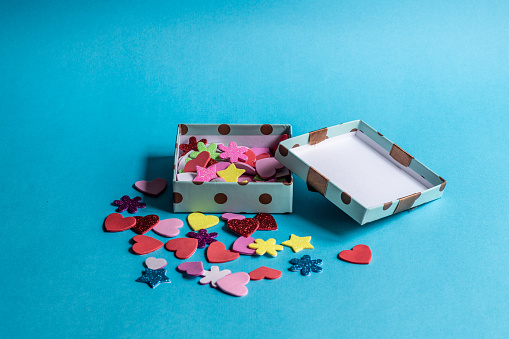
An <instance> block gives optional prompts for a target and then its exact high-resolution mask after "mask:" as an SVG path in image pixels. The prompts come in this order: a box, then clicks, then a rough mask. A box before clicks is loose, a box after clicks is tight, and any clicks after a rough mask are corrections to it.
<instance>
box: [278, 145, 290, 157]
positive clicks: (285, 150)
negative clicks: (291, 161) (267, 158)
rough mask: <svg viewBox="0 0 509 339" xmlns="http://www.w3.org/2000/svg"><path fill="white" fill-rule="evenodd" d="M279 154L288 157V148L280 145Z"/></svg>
mask: <svg viewBox="0 0 509 339" xmlns="http://www.w3.org/2000/svg"><path fill="white" fill-rule="evenodd" d="M279 153H281V155H282V156H284V157H286V156H287V155H288V148H286V147H285V146H283V145H279Z"/></svg>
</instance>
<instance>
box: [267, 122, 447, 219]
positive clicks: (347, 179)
mask: <svg viewBox="0 0 509 339" xmlns="http://www.w3.org/2000/svg"><path fill="white" fill-rule="evenodd" d="M275 157H276V159H277V160H278V161H279V162H281V163H282V164H284V165H285V166H286V167H288V168H289V169H290V170H292V172H294V173H295V174H296V175H297V176H298V177H300V178H301V179H303V180H305V181H306V183H307V185H308V188H309V189H310V190H314V191H317V192H319V193H320V194H322V195H323V196H324V197H325V198H327V199H328V200H330V201H331V202H333V203H334V204H335V205H336V206H338V207H339V208H340V209H341V210H343V211H344V212H346V213H347V214H348V215H349V216H350V217H352V218H353V219H354V220H356V221H357V222H358V223H360V224H365V223H368V222H371V221H374V220H378V219H380V218H384V217H387V216H390V215H393V214H396V213H399V212H402V211H405V210H408V209H410V208H414V207H416V206H419V205H422V204H424V203H427V202H429V201H431V200H434V199H438V198H440V197H441V196H442V193H443V191H444V188H445V185H446V181H445V180H444V179H443V178H442V177H440V176H438V175H437V174H435V173H434V172H433V171H431V170H430V169H428V168H427V167H426V166H424V165H423V164H422V163H421V162H419V161H418V160H417V159H415V158H414V157H413V156H411V155H410V154H409V153H407V152H405V151H404V150H403V149H402V148H401V147H400V146H398V145H396V144H395V143H393V142H392V141H390V140H389V139H387V138H386V137H385V136H383V135H382V134H381V133H379V132H377V131H376V130H375V129H373V128H372V127H370V126H369V125H368V124H366V123H365V122H364V121H362V120H356V121H352V122H348V123H343V124H340V125H336V126H332V127H328V128H323V129H320V130H316V131H313V132H309V133H306V134H302V135H299V136H296V137H293V138H290V139H287V140H284V141H282V142H281V143H280V144H279V147H278V150H277V152H276V154H275Z"/></svg>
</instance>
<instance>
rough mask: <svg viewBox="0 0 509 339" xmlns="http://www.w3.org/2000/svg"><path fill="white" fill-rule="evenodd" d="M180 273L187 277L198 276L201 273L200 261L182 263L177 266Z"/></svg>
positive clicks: (201, 265)
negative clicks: (185, 274)
mask: <svg viewBox="0 0 509 339" xmlns="http://www.w3.org/2000/svg"><path fill="white" fill-rule="evenodd" d="M177 269H178V270H179V271H181V272H186V273H187V274H188V275H192V276H195V277H197V276H199V275H201V274H202V273H203V263H202V262H201V261H190V262H184V263H182V264H180V265H178V266H177Z"/></svg>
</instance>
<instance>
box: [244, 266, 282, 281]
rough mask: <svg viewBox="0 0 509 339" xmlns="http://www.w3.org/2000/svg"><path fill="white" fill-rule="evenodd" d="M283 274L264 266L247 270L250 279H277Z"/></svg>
mask: <svg viewBox="0 0 509 339" xmlns="http://www.w3.org/2000/svg"><path fill="white" fill-rule="evenodd" d="M282 275H283V272H281V271H280V270H276V269H273V268H269V267H266V266H261V267H258V268H257V269H256V270H254V271H251V272H249V277H250V278H251V280H262V279H269V280H273V279H279V278H281V276H282Z"/></svg>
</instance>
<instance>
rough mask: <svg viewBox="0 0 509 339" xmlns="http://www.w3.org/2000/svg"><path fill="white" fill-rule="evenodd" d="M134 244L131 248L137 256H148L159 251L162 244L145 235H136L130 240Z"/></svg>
mask: <svg viewBox="0 0 509 339" xmlns="http://www.w3.org/2000/svg"><path fill="white" fill-rule="evenodd" d="M132 240H133V241H134V242H135V243H134V244H133V247H132V248H131V249H132V250H133V252H134V253H136V254H138V255H143V254H148V253H150V252H154V251H155V250H158V249H160V248H161V247H162V246H163V243H162V242H160V241H159V240H157V239H154V238H151V237H148V236H146V235H136V236H134V237H133V239H132Z"/></svg>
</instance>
